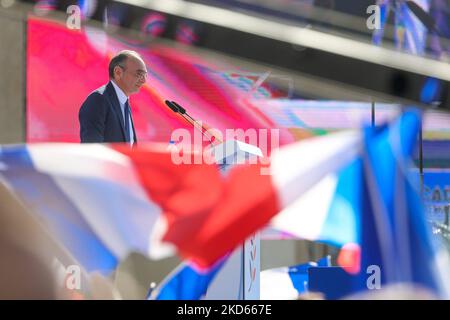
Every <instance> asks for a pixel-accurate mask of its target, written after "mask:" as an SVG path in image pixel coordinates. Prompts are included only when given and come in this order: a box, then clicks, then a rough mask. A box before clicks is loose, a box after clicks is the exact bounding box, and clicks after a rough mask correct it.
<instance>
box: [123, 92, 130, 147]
mask: <svg viewBox="0 0 450 320" xmlns="http://www.w3.org/2000/svg"><path fill="white" fill-rule="evenodd" d="M124 114H125V141H126V142H130V104H129V103H128V100H127V101H126V102H125V112H124Z"/></svg>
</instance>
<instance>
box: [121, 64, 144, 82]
mask: <svg viewBox="0 0 450 320" xmlns="http://www.w3.org/2000/svg"><path fill="white" fill-rule="evenodd" d="M119 67H121V68H122V70H123V71H124V72H125V71H127V69H126V68H125V67H124V66H121V65H120V64H119ZM133 75H134V76H135V77H136V78H138V79H140V78H142V79H144V80H145V79H147V76H148V73H147V72H146V71H142V70H138V71H136V72H135V73H134V74H133Z"/></svg>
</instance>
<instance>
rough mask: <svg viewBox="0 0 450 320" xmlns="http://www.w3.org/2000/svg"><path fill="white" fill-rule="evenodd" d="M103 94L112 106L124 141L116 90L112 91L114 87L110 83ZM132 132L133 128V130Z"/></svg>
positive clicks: (123, 129) (122, 122)
mask: <svg viewBox="0 0 450 320" xmlns="http://www.w3.org/2000/svg"><path fill="white" fill-rule="evenodd" d="M105 93H106V94H107V95H108V96H109V99H110V100H109V101H110V102H111V104H112V106H113V111H114V113H115V114H116V117H117V119H118V120H119V123H120V128H121V129H122V134H123V139H124V141H125V128H124V123H125V122H124V120H123V115H122V110H121V108H120V103H119V98H117V94H116V90H114V87H113V85H112V83H111V81H110V82H108V84H107V85H106V89H105ZM133 130H134V128H133Z"/></svg>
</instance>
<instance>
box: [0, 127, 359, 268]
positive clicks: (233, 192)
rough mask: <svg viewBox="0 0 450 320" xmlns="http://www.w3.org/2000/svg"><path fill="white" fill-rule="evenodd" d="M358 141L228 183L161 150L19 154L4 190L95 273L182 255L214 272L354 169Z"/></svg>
mask: <svg viewBox="0 0 450 320" xmlns="http://www.w3.org/2000/svg"><path fill="white" fill-rule="evenodd" d="M358 137H359V134H358V133H340V134H336V135H330V136H328V137H324V138H315V139H314V141H309V140H307V141H304V142H299V143H297V144H294V145H291V146H287V147H286V148H282V149H280V150H277V151H276V152H274V155H272V157H271V160H272V161H271V164H270V165H267V164H261V163H258V164H254V165H238V166H235V167H234V168H232V169H231V170H230V171H229V172H228V173H227V174H226V175H222V174H221V173H220V172H219V168H218V166H217V165H208V164H195V165H194V164H192V165H191V164H175V163H173V162H172V159H171V154H170V153H167V151H166V150H165V146H160V145H154V144H149V145H144V144H140V146H139V147H138V148H136V149H130V148H129V147H128V146H123V145H99V144H91V145H89V144H82V145H80V144H64V143H48V144H46V143H40V144H29V145H9V146H2V147H1V149H0V181H1V182H2V183H4V184H6V185H8V186H9V187H10V188H11V189H12V190H14V191H15V193H16V194H17V195H18V196H19V197H20V198H21V199H22V201H23V202H24V204H26V205H27V207H28V208H29V209H30V210H31V211H32V212H33V213H35V214H36V215H37V216H38V217H39V219H40V221H41V222H42V223H43V224H44V225H45V227H47V228H48V229H49V231H50V232H51V234H53V235H54V236H55V237H56V238H57V239H58V240H59V241H61V243H62V244H63V245H64V246H65V247H66V248H67V249H68V250H69V252H71V253H72V254H73V255H74V258H75V259H77V260H78V261H79V262H80V263H81V264H82V265H83V266H84V267H85V268H86V270H87V271H93V270H98V271H102V272H104V273H108V272H110V271H111V270H113V269H114V268H115V267H116V265H117V263H118V262H119V261H120V260H121V259H123V258H124V257H125V256H126V255H127V254H128V253H130V252H131V251H137V252H141V253H143V254H145V255H147V256H149V257H151V258H155V259H157V258H162V257H167V256H169V255H173V254H176V253H178V254H179V255H180V256H181V257H182V258H183V259H185V260H189V261H191V262H192V263H193V264H195V265H196V266H198V267H199V268H209V267H211V266H212V265H214V264H215V263H216V262H217V261H218V260H219V259H221V258H222V257H223V256H225V254H227V253H228V252H231V251H232V250H233V249H234V248H235V247H237V246H238V245H240V244H241V243H242V242H243V241H244V240H245V239H246V238H248V236H249V235H251V234H253V233H254V232H256V231H257V230H259V229H261V228H263V227H264V226H266V225H267V224H268V223H269V221H270V219H271V218H272V217H273V216H275V215H276V214H277V213H278V212H280V211H281V210H282V209H284V208H286V207H289V206H290V205H291V204H293V202H294V201H295V200H296V199H298V198H299V197H300V196H302V195H303V194H305V193H306V192H307V191H308V190H309V189H310V188H311V187H312V186H314V185H315V183H316V182H317V181H320V180H321V179H322V178H323V177H325V176H327V175H328V174H330V173H332V172H333V171H335V170H336V169H338V168H340V167H341V166H342V165H343V164H345V163H346V161H347V160H348V159H349V158H351V157H352V155H354V154H355V152H353V153H352V149H353V147H354V146H355V145H356V144H357V142H358V139H359V138H358ZM311 140H313V139H311ZM324 147H325V148H326V149H321V148H324ZM324 150H326V151H324ZM331 159H333V161H332V162H330V160H331ZM264 170H266V171H264ZM262 172H268V173H270V174H262ZM248 190H251V191H252V192H247V191H248ZM244 194H245V196H243V195H244ZM317 217H319V216H317ZM321 219H322V220H321V221H322V222H323V217H321ZM293 223H297V220H294V221H293ZM309 223H311V219H309V220H307V221H305V222H304V223H300V224H299V225H301V226H302V225H304V224H309ZM315 223H316V224H317V223H321V222H320V221H318V222H315Z"/></svg>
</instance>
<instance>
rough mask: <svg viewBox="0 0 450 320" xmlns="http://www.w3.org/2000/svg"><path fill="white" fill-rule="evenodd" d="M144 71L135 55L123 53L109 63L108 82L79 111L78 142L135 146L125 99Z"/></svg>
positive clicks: (143, 77)
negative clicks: (122, 143)
mask: <svg viewBox="0 0 450 320" xmlns="http://www.w3.org/2000/svg"><path fill="white" fill-rule="evenodd" d="M146 78H147V68H146V66H145V63H144V61H143V60H142V58H141V57H140V56H139V54H138V53H137V52H134V51H130V50H124V51H121V52H119V53H118V54H117V55H116V56H115V57H114V58H112V60H111V62H110V63H109V79H110V81H109V82H108V83H107V84H106V85H104V86H102V87H100V88H99V89H97V90H95V91H94V92H92V93H91V94H90V95H89V96H88V97H87V98H86V100H85V101H84V103H83V105H82V106H81V108H80V112H79V114H78V118H79V120H80V139H81V142H99V143H107V142H127V143H129V144H130V145H131V146H133V145H134V144H136V143H137V137H136V132H135V130H134V123H133V118H132V116H131V109H130V103H129V100H128V98H129V96H130V95H131V94H133V93H137V92H139V89H140V88H141V86H142V85H143V84H144V83H145V80H146Z"/></svg>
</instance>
